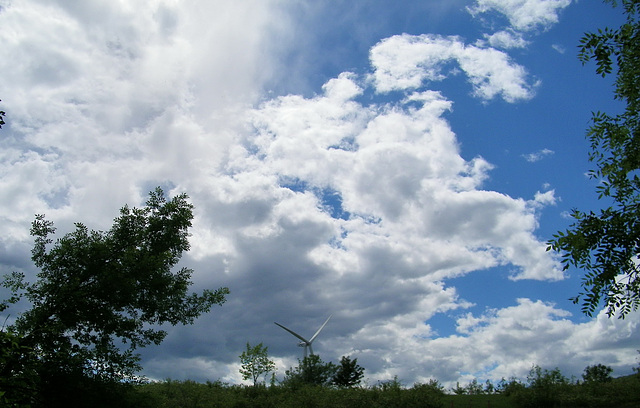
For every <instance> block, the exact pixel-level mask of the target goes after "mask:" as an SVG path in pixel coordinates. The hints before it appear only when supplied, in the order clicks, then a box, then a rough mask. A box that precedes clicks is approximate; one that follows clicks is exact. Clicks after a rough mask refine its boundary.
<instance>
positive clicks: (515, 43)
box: [478, 30, 529, 49]
mask: <svg viewBox="0 0 640 408" xmlns="http://www.w3.org/2000/svg"><path fill="white" fill-rule="evenodd" d="M484 37H485V40H482V41H480V42H479V43H478V45H480V46H484V45H485V44H486V43H488V44H489V45H490V46H491V47H494V48H502V49H510V48H525V47H526V46H527V45H529V41H527V40H525V39H524V38H523V36H522V34H521V33H518V32H515V31H507V30H504V31H498V32H496V33H493V34H484Z"/></svg>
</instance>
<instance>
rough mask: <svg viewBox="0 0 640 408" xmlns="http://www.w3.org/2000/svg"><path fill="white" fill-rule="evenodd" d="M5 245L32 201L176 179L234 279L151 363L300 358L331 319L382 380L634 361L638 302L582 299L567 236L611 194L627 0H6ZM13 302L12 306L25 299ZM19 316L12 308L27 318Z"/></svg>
mask: <svg viewBox="0 0 640 408" xmlns="http://www.w3.org/2000/svg"><path fill="white" fill-rule="evenodd" d="M0 6H1V9H0V40H2V43H3V47H2V48H1V49H0V54H1V55H0V72H2V73H3V82H2V84H0V98H1V99H2V102H1V105H0V108H1V109H2V110H5V111H6V112H7V125H6V126H4V127H3V129H2V131H1V132H2V138H0V145H1V148H0V172H1V174H2V177H1V178H0V194H1V196H2V197H3V199H2V200H1V201H0V217H1V219H2V222H1V223H0V225H2V234H0V269H1V271H2V272H3V273H5V272H10V271H13V270H20V271H23V272H25V273H26V274H27V275H29V276H33V275H34V274H35V273H36V272H37V271H36V270H35V268H34V267H33V265H31V262H30V260H29V258H30V254H29V251H30V246H31V239H30V237H29V236H28V230H29V224H30V222H31V220H32V219H33V215H34V214H36V213H45V214H46V215H47V217H48V218H49V219H51V220H53V221H54V222H55V223H56V226H57V227H58V230H59V232H61V233H64V232H65V231H69V230H70V229H71V228H72V227H73V222H75V221H81V222H83V223H85V224H86V225H87V226H89V227H90V228H93V229H106V228H108V227H109V225H110V223H111V220H112V219H113V217H115V215H116V214H117V210H118V209H119V208H120V207H121V206H123V205H124V204H125V203H126V204H129V205H141V204H142V203H143V202H144V199H145V196H146V194H147V192H148V191H149V190H151V189H152V188H153V187H154V186H156V185H162V186H164V187H166V188H167V190H169V192H170V194H176V193H180V192H186V193H187V194H189V195H190V197H191V199H192V202H193V203H194V205H195V206H196V217H195V219H194V227H193V235H192V237H191V244H192V250H191V251H190V252H189V254H187V255H186V256H185V257H184V259H183V261H182V262H183V264H184V265H185V266H189V267H192V268H194V269H195V271H196V273H195V275H194V282H195V287H196V288H198V289H202V288H205V287H219V286H228V287H229V288H230V290H231V294H230V295H229V297H228V302H227V303H226V304H225V305H224V306H223V307H222V308H215V309H214V310H213V311H212V312H211V313H209V314H208V315H206V316H203V317H201V318H200V319H198V320H197V321H196V323H195V324H194V325H193V326H188V327H170V328H168V331H169V333H170V334H169V336H168V338H167V340H166V341H165V342H164V343H163V344H162V345H161V346H159V347H154V348H150V349H148V350H144V351H143V366H144V367H145V369H144V372H143V374H145V375H147V376H148V377H149V378H156V379H162V378H167V377H171V378H174V379H184V378H191V379H194V380H206V379H210V380H217V379H221V380H223V381H228V382H232V383H235V382H240V381H241V377H240V374H239V373H238V368H239V359H238V355H239V354H240V353H241V352H242V350H243V348H244V347H245V344H246V342H250V343H252V344H257V343H259V342H263V343H264V345H266V346H267V347H268V348H269V352H270V355H271V356H272V357H273V358H274V359H275V361H276V363H277V366H278V374H279V376H280V377H282V375H283V374H284V370H285V369H287V368H289V367H291V366H293V365H295V364H296V359H297V358H299V357H301V355H302V352H301V350H300V349H299V348H297V347H295V345H296V339H295V338H293V337H292V336H291V335H289V334H288V333H286V332H285V331H283V330H282V329H280V328H279V327H277V326H275V325H274V324H273V322H274V321H278V322H279V323H281V324H284V325H286V326H287V327H290V328H292V329H293V330H296V331H298V332H300V333H301V334H303V335H305V334H308V335H311V334H312V333H313V332H314V331H315V330H316V328H317V327H319V326H320V325H321V324H322V322H323V321H324V320H325V319H326V317H327V316H328V315H330V314H333V317H332V319H331V321H330V322H329V323H328V324H327V326H326V327H325V329H324V331H323V332H322V334H321V335H320V336H319V337H318V339H317V341H316V343H314V351H316V352H317V353H319V354H320V356H321V357H322V358H323V359H324V360H325V361H330V360H331V361H339V358H340V356H343V355H350V356H352V357H353V358H358V362H359V363H360V364H361V365H362V366H363V367H364V368H365V370H366V377H367V379H368V381H369V382H370V383H375V382H376V381H378V380H386V379H391V378H393V377H394V376H397V377H398V379H399V380H401V381H403V382H404V383H405V384H412V383H413V382H416V381H423V382H424V381H427V380H428V379H432V378H436V379H438V380H440V381H442V382H443V383H444V384H445V385H447V386H451V385H455V383H456V382H457V381H460V382H462V383H464V382H465V381H469V380H471V379H472V378H474V377H477V378H479V379H482V380H484V379H492V380H495V381H497V380H499V379H500V378H501V377H507V378H508V377H510V376H518V377H525V376H526V373H527V372H528V371H529V369H530V368H531V366H532V365H533V364H538V365H540V366H542V367H544V368H554V367H559V368H560V369H561V370H562V371H563V372H564V373H565V374H566V375H568V376H571V375H575V376H579V375H580V374H581V373H582V370H583V369H584V367H586V366H587V365H591V364H598V363H602V364H607V365H610V366H612V367H613V368H614V374H615V375H626V374H629V373H631V372H632V367H634V366H637V364H638V362H637V352H636V349H637V348H638V347H637V344H638V340H640V334H639V330H640V329H639V328H638V322H639V321H640V315H638V314H637V313H634V314H631V315H630V316H628V317H627V318H626V319H625V320H617V319H613V320H611V319H608V318H607V317H606V315H604V314H603V313H600V314H598V315H597V316H595V317H593V318H589V317H586V316H584V315H582V314H581V313H580V308H579V306H576V305H573V304H572V303H571V302H569V301H568V298H569V297H572V296H574V295H575V294H576V293H577V292H578V291H579V289H580V276H581V272H580V271H577V270H570V271H567V272H563V271H562V270H561V265H560V264H559V262H558V257H557V256H555V255H554V254H553V253H550V252H547V251H546V250H545V249H546V242H547V240H548V239H550V238H551V236H552V234H553V233H554V232H556V231H558V230H559V229H563V228H566V227H567V226H568V225H569V223H570V219H569V218H568V217H567V214H568V212H569V211H570V210H571V209H572V208H575V207H577V208H581V209H592V208H597V207H598V206H599V205H601V203H598V202H597V200H596V197H595V193H594V187H595V185H594V182H593V181H591V180H589V179H588V178H587V177H586V176H585V173H586V172H587V171H588V170H589V168H590V164H589V163H588V161H587V153H588V144H587V141H586V140H585V131H586V128H587V126H588V121H589V118H590V112H591V111H595V110H603V111H609V112H613V111H615V110H616V109H618V108H619V107H618V106H617V104H616V102H614V101H613V100H612V86H611V80H610V79H602V78H600V77H598V76H597V75H596V74H595V72H594V71H595V69H594V67H593V66H586V67H582V66H581V64H580V63H579V61H578V60H577V56H576V55H577V45H578V41H579V39H580V37H581V35H582V33H584V32H585V31H590V30H594V29H597V28H599V27H604V26H607V25H609V26H616V25H617V24H619V23H620V21H621V20H622V16H621V14H620V11H619V10H616V9H612V8H611V7H610V6H608V5H605V4H601V3H600V2H597V1H594V2H587V1H585V0H583V1H571V0H468V1H462V0H447V1H441V0H437V1H436V0H434V1H403V2H396V1H382V0H379V1H374V0H371V1H359V2H355V1H314V2H304V1H286V0H246V1H242V2H239V1H231V0H229V1H227V0H221V1H216V2H207V1H192V2H180V1H170V0H164V1H163V0H157V1H146V2H113V1H110V2H106V1H84V2H82V3H70V2H66V1H48V2H42V1H36V0H32V1H24V2H14V1H7V0H2V1H0ZM14 316H15V315H14ZM9 319H11V318H9Z"/></svg>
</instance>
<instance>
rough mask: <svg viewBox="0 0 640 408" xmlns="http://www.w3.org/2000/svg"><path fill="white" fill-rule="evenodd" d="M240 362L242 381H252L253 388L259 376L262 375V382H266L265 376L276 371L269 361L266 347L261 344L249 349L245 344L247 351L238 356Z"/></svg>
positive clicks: (273, 364)
mask: <svg viewBox="0 0 640 408" xmlns="http://www.w3.org/2000/svg"><path fill="white" fill-rule="evenodd" d="M240 362H241V363H242V366H241V367H240V374H242V379H243V380H252V381H253V386H254V387H255V386H256V385H257V384H258V379H259V378H260V376H261V375H264V381H266V378H267V375H269V373H270V372H273V371H275V369H276V363H274V362H273V360H270V359H269V354H268V347H265V346H263V345H262V343H260V344H258V345H256V346H254V347H251V345H250V344H249V343H248V342H247V349H246V350H245V351H243V352H242V354H240ZM264 381H263V383H264Z"/></svg>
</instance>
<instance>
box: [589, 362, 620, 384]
mask: <svg viewBox="0 0 640 408" xmlns="http://www.w3.org/2000/svg"><path fill="white" fill-rule="evenodd" d="M612 372H613V369H612V368H611V367H609V366H606V365H604V364H596V365H592V366H587V367H586V368H585V369H584V373H583V374H582V379H583V380H584V382H585V383H604V382H609V381H611V380H612V378H611V373H612Z"/></svg>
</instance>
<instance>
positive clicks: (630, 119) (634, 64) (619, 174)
mask: <svg viewBox="0 0 640 408" xmlns="http://www.w3.org/2000/svg"><path fill="white" fill-rule="evenodd" d="M605 2H607V3H611V4H612V5H613V6H614V7H616V6H618V5H619V3H621V5H622V7H623V10H624V15H625V17H626V22H625V23H624V24H623V25H622V26H620V27H619V28H617V29H610V28H605V29H601V30H598V32H597V33H587V34H585V35H584V37H583V38H582V39H581V40H580V47H579V49H580V52H579V58H580V60H581V61H582V62H583V64H586V63H587V62H588V61H591V60H594V61H595V63H596V72H597V73H598V74H600V75H602V76H603V77H606V76H608V75H610V74H612V73H613V72H614V70H615V91H614V98H615V99H617V100H619V101H621V102H622V103H623V104H624V106H625V108H624V110H623V111H622V113H620V114H618V115H613V116H612V115H609V114H606V113H602V112H596V113H593V117H592V124H591V127H590V128H589V130H588V132H587V136H588V138H589V140H590V142H591V152H590V154H589V160H590V161H591V162H593V163H594V164H595V169H594V170H591V171H590V172H589V175H590V177H591V178H592V179H594V180H596V181H598V187H597V188H596V190H597V192H598V194H599V197H600V198H601V199H604V200H605V201H607V202H610V203H611V205H610V206H609V207H607V208H605V209H602V210H600V211H599V213H596V212H593V211H589V212H583V211H579V210H574V211H573V213H572V217H573V218H574V220H575V221H574V223H573V224H572V225H571V226H570V227H569V228H568V229H567V230H566V231H565V232H562V231H561V232H558V233H557V234H556V235H554V238H553V239H552V240H551V241H549V244H550V246H549V248H550V249H551V248H552V249H554V250H556V251H559V252H560V253H562V256H563V259H562V260H563V263H564V268H565V269H568V268H569V267H571V266H573V267H577V268H581V269H583V270H585V272H586V273H585V277H584V278H583V282H582V287H583V291H581V292H580V293H579V294H578V295H577V296H576V297H574V298H573V299H572V300H573V301H574V303H580V302H582V311H583V313H585V314H586V315H589V316H592V315H593V313H594V312H596V311H597V310H598V309H599V308H600V307H601V305H602V304H604V306H605V307H606V308H607V313H608V315H609V316H612V315H613V314H614V313H616V312H618V313H619V317H621V318H624V317H625V315H627V314H628V313H629V312H630V311H632V310H637V308H638V305H639V304H640V303H639V302H640V280H639V275H638V274H639V271H640V270H639V262H638V261H639V259H638V254H639V253H640V128H639V127H638V125H639V121H640V117H639V114H638V107H639V106H640V58H638V56H639V55H640V24H639V21H638V17H639V15H640V1H639V0H622V1H620V2H618V1H615V0H605Z"/></svg>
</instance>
